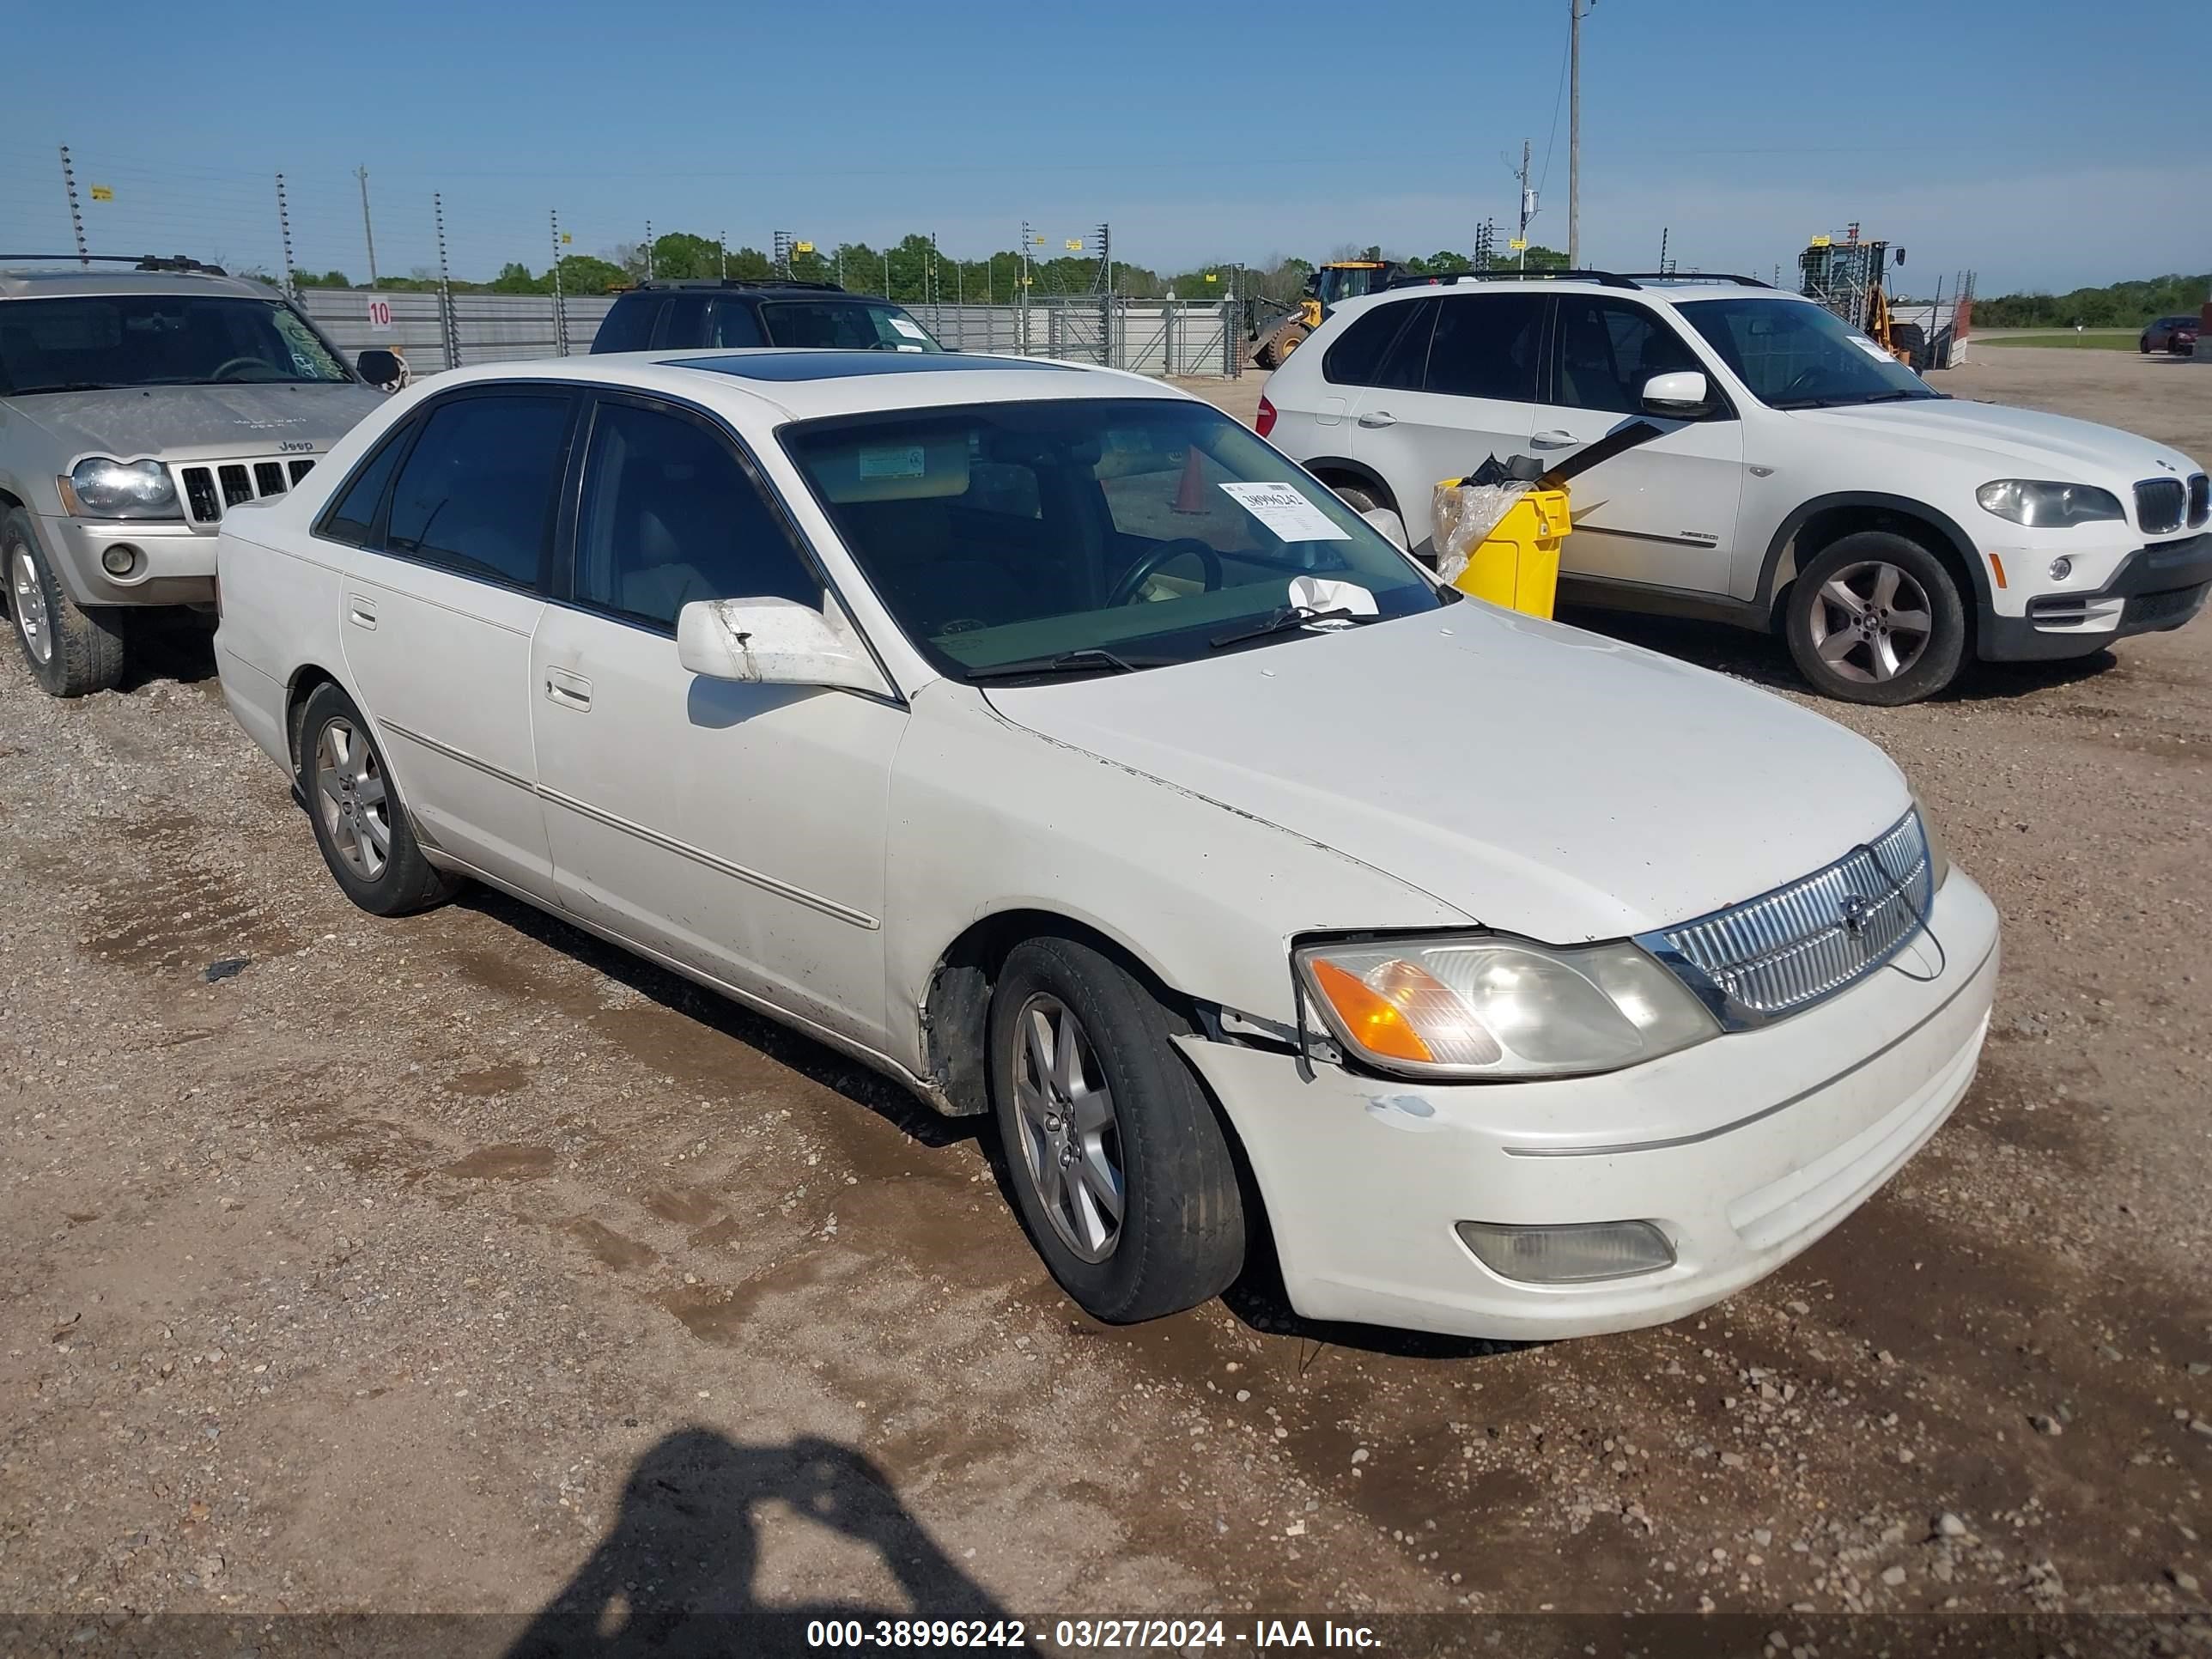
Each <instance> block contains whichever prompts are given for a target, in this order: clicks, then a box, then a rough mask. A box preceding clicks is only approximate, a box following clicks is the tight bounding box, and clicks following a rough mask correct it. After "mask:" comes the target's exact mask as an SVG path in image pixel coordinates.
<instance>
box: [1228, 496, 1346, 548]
mask: <svg viewBox="0 0 2212 1659" xmlns="http://www.w3.org/2000/svg"><path fill="white" fill-rule="evenodd" d="M1221 488H1222V489H1224V490H1225V492H1227V494H1228V496H1229V499H1230V500H1231V501H1235V502H1236V503H1237V506H1239V507H1243V509H1244V510H1245V511H1246V512H1247V513H1250V514H1251V515H1252V516H1253V517H1254V518H1255V519H1257V520H1259V521H1260V522H1261V524H1263V525H1265V526H1267V528H1268V529H1270V530H1272V531H1273V532H1275V534H1276V536H1277V537H1279V538H1280V539H1282V540H1284V541H1286V542H1348V541H1350V540H1351V539H1352V532H1350V531H1348V530H1346V529H1344V528H1342V527H1341V526H1339V525H1338V524H1337V522H1336V521H1335V520H1334V519H1332V518H1330V517H1329V516H1328V513H1324V512H1322V510H1321V509H1320V508H1319V507H1316V506H1315V505H1314V504H1313V503H1312V502H1311V501H1308V500H1307V499H1306V498H1305V496H1304V495H1303V494H1302V493H1301V492H1300V491H1299V490H1297V489H1296V488H1294V487H1293V486H1291V485H1290V484H1286V483H1225V484H1223V485H1222V486H1221Z"/></svg>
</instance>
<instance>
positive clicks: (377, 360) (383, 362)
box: [354, 346, 401, 386]
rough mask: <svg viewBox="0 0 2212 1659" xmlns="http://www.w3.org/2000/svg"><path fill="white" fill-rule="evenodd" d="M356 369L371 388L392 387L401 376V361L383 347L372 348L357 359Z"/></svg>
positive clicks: (355, 362)
mask: <svg viewBox="0 0 2212 1659" xmlns="http://www.w3.org/2000/svg"><path fill="white" fill-rule="evenodd" d="M354 367H355V368H358V369H359V370H360V371H361V378H362V380H366V381H368V383H369V384H370V385H371V386H390V385H391V384H392V382H393V381H394V380H398V378H399V376H400V374H401V370H400V367H399V359H398V357H396V356H393V355H392V353H391V352H389V351H386V349H384V348H383V347H382V346H372V347H370V348H369V349H368V350H367V351H364V352H362V354H361V356H359V357H357V358H356V359H355V361H354Z"/></svg>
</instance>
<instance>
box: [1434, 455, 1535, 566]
mask: <svg viewBox="0 0 2212 1659" xmlns="http://www.w3.org/2000/svg"><path fill="white" fill-rule="evenodd" d="M1528 489H1529V486H1528V484H1526V483H1522V482H1521V481H1520V480H1518V479H1514V480H1511V481H1510V482H1508V483H1496V484H1464V483H1440V484H1438V485H1437V493H1436V499H1435V500H1434V501H1432V502H1431V504H1430V507H1429V527H1430V530H1431V532H1433V534H1434V538H1435V546H1436V550H1437V575H1438V576H1440V577H1442V578H1443V580H1445V581H1446V582H1455V581H1457V580H1459V578H1460V573H1461V572H1462V571H1463V570H1465V569H1466V568H1467V562H1468V560H1469V559H1471V558H1473V557H1474V550H1475V549H1476V548H1478V547H1480V546H1481V545H1482V544H1483V541H1484V539H1485V538H1486V537H1488V535H1489V534H1490V532H1492V531H1493V530H1495V529H1497V528H1498V520H1500V519H1503V518H1504V516H1505V515H1506V514H1507V513H1509V512H1510V511H1511V510H1512V508H1513V503H1514V502H1516V501H1519V500H1520V499H1521V498H1522V496H1523V495H1526V494H1528Z"/></svg>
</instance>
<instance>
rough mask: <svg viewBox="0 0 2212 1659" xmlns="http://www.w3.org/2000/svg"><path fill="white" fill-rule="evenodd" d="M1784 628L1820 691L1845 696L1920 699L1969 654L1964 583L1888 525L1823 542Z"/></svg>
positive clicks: (1890, 704) (1890, 702)
mask: <svg viewBox="0 0 2212 1659" xmlns="http://www.w3.org/2000/svg"><path fill="white" fill-rule="evenodd" d="M1783 629H1784V633H1785V634H1786V635H1788V637H1789V641H1790V655H1791V656H1792V657H1794V658H1796V662H1797V667H1798V670H1799V671H1801V672H1802V674H1803V675H1804V676H1805V678H1807V679H1808V680H1810V681H1811V682H1812V683H1813V689H1814V690H1816V691H1819V692H1820V693H1822V694H1823V695H1825V696H1831V697H1835V698H1838V699H1840V700H1841V701H1843V702H1865V703H1877V704H1880V705H1881V706H1883V707H1885V708H1894V707H1896V706H1897V705H1899V704H1900V703H1908V702H1919V701H1920V699H1921V698H1923V697H1926V696H1933V695H1934V694H1935V693H1936V692H1938V691H1941V690H1942V689H1943V688H1944V687H1945V686H1947V685H1948V684H1950V683H1951V681H1952V679H1953V678H1954V677H1955V676H1956V675H1957V673H1958V671H1959V665H1960V663H1961V662H1963V661H1964V660H1965V659H1966V605H1965V604H1964V602H1963V601H1962V600H1961V599H1960V595H1959V585H1958V583H1957V582H1956V581H1955V580H1954V579H1953V578H1952V575H1951V573H1950V572H1949V571H1948V569H1946V568H1944V566H1943V562H1942V560H1940V559H1938V558H1937V557H1936V556H1935V555H1934V554H1933V553H1930V552H1929V550H1927V549H1926V548H1924V547H1923V546H1922V545H1921V544H1919V543H1917V542H1915V541H1911V540H1909V539H1907V538H1905V537H1903V536H1898V535H1893V534H1892V533H1891V532H1888V531H1886V530H1863V531H1860V532H1858V533H1857V534H1856V535H1850V536H1845V537H1844V538H1842V539H1841V540H1840V541H1837V542H1833V543H1831V544H1829V545H1828V546H1826V547H1825V548H1823V549H1822V550H1820V553H1819V555H1818V556H1815V557H1814V560H1813V562H1811V563H1810V564H1808V565H1807V566H1806V567H1805V568H1804V569H1803V570H1802V571H1800V572H1799V573H1798V575H1797V580H1796V582H1795V583H1794V584H1793V585H1792V586H1791V587H1790V599H1789V605H1788V609H1787V614H1786V615H1785V616H1784V619H1783Z"/></svg>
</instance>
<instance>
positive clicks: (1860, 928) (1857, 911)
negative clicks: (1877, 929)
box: [1836, 893, 1867, 939]
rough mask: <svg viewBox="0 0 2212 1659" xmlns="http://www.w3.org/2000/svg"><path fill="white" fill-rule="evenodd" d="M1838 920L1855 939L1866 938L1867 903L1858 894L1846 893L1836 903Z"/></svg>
mask: <svg viewBox="0 0 2212 1659" xmlns="http://www.w3.org/2000/svg"><path fill="white" fill-rule="evenodd" d="M1836 920H1837V921H1840V922H1841V923H1843V925H1844V932H1845V933H1849V934H1850V936H1851V937H1852V938H1853V939H1863V938H1865V937H1866V925H1867V902H1866V900H1864V899H1863V898H1862V897H1860V896H1859V895H1857V893H1846V894H1844V896H1843V897H1842V898H1840V899H1838V900H1837V901H1836Z"/></svg>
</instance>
